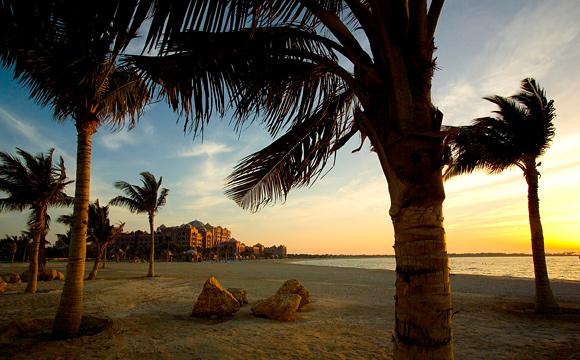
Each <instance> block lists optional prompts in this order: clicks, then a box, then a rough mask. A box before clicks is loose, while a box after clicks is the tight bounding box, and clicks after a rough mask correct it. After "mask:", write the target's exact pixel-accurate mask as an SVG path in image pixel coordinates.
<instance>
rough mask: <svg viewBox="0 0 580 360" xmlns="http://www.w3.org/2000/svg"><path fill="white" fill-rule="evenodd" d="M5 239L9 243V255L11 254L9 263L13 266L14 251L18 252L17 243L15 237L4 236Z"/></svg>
mask: <svg viewBox="0 0 580 360" xmlns="http://www.w3.org/2000/svg"><path fill="white" fill-rule="evenodd" d="M6 239H7V240H9V241H10V253H11V254H12V260H11V261H10V263H11V264H14V255H16V251H18V244H17V243H16V242H17V241H18V237H17V236H10V235H8V234H6Z"/></svg>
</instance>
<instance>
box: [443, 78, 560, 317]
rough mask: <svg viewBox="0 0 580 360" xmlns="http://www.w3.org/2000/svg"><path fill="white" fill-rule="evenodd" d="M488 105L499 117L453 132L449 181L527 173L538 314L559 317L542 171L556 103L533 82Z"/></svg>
mask: <svg viewBox="0 0 580 360" xmlns="http://www.w3.org/2000/svg"><path fill="white" fill-rule="evenodd" d="M484 99H485V100H488V101H490V102H492V103H494V104H496V105H497V106H498V107H499V109H498V110H496V111H494V112H495V114H496V117H495V118H492V117H485V118H480V119H476V120H474V121H473V123H472V125H470V126H464V127H459V128H455V129H451V132H452V134H453V135H454V139H453V142H452V148H453V155H454V156H453V163H452V164H451V165H450V167H449V168H448V169H447V170H446V175H445V176H446V177H451V176H456V175H462V174H469V173H471V172H473V171H474V170H478V169H484V170H488V171H489V173H491V174H498V173H500V172H502V171H504V170H506V169H508V168H512V167H514V166H515V167H518V168H520V169H521V170H522V171H523V172H524V178H525V179H526V182H527V184H528V213H529V222H530V230H531V234H532V255H533V261H534V272H535V279H536V280H535V282H536V300H535V310H536V312H538V313H552V312H559V311H560V310H559V309H560V308H559V306H558V302H557V301H556V298H555V297H554V294H553V293H552V288H551V286H550V280H549V278H548V270H547V267H546V255H545V252H544V233H543V230H542V223H541V221H540V201H539V197H538V180H539V177H540V173H539V172H538V167H539V166H540V165H541V163H540V162H538V159H539V158H540V157H541V156H542V155H544V154H545V153H546V151H547V150H548V148H549V147H550V145H551V144H552V138H553V137H554V134H555V126H554V123H553V120H554V117H555V116H556V113H555V108H554V101H553V100H548V99H547V98H546V94H545V92H544V90H543V89H542V88H540V86H539V85H538V84H537V82H536V80H534V79H532V78H527V79H524V80H523V81H522V83H521V91H520V92H519V93H517V94H515V95H513V96H510V97H508V98H505V97H502V96H499V95H494V96H489V97H485V98H484Z"/></svg>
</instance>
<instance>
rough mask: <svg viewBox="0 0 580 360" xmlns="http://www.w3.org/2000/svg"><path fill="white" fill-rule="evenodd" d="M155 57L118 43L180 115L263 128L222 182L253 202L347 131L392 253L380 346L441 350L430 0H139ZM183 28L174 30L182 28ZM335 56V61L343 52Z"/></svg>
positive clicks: (313, 163) (319, 163)
mask: <svg viewBox="0 0 580 360" xmlns="http://www.w3.org/2000/svg"><path fill="white" fill-rule="evenodd" d="M152 3H153V4H154V5H155V6H153V7H152V9H153V13H152V21H151V27H150V32H149V33H148V36H147V39H148V41H149V42H150V43H155V42H157V41H159V42H160V43H161V47H160V49H159V50H160V54H161V55H162V56H159V57H131V58H129V59H128V61H129V62H130V63H133V64H137V66H138V67H139V68H140V69H142V71H143V72H144V73H146V74H147V76H148V78H149V80H150V81H151V82H152V83H153V84H155V85H156V86H157V87H158V89H160V90H159V91H160V94H161V95H163V96H164V97H165V98H166V99H167V100H168V101H169V103H170V104H171V106H172V107H173V108H174V109H176V110H181V111H184V112H185V113H187V114H188V115H190V117H189V118H188V119H187V120H186V124H185V125H186V126H188V125H189V127H190V129H191V130H193V131H194V132H201V131H203V128H204V125H205V123H206V122H207V121H208V120H209V119H210V117H211V116H212V114H213V113H214V112H217V113H219V114H221V115H222V116H224V115H225V114H226V113H227V110H228V109H229V108H230V106H231V108H232V109H233V113H232V114H229V113H228V116H230V115H232V121H233V123H234V124H235V126H236V128H237V129H239V130H241V129H243V128H245V126H244V124H245V123H246V122H247V121H253V120H256V119H259V120H260V121H261V122H263V123H264V124H265V128H266V129H267V130H268V131H269V132H270V133H271V135H272V136H273V138H276V140H275V141H273V143H272V144H271V145H269V146H267V147H266V148H264V149H263V150H261V151H258V152H256V153H254V154H252V155H250V156H248V157H246V158H245V159H243V160H242V161H241V163H239V165H238V166H237V167H236V168H235V170H234V172H233V173H232V175H231V176H230V177H229V178H228V185H227V191H226V194H227V195H228V196H229V197H230V198H232V199H233V200H235V201H236V202H237V203H238V204H239V205H240V206H241V207H243V208H245V209H249V210H254V211H257V210H259V209H260V208H261V207H262V206H264V205H266V204H268V203H271V202H276V201H277V200H283V199H285V198H286V196H287V194H288V192H289V191H290V190H291V189H293V188H297V187H301V186H306V185H309V184H311V183H312V182H313V181H315V180H316V179H317V178H319V176H320V175H321V174H322V173H323V172H324V168H325V165H326V164H327V162H328V161H329V160H330V162H332V159H333V157H334V156H335V155H336V152H337V151H338V150H339V149H341V148H343V147H344V145H345V144H346V143H347V142H348V141H349V140H350V139H352V138H353V137H355V136H356V135H357V134H358V135H360V137H361V142H364V141H366V140H369V141H370V145H371V149H372V150H373V151H374V152H375V153H376V154H377V156H378V160H379V163H380V165H381V167H382V170H383V173H384V175H385V177H386V180H387V182H388V188H389V194H390V200H391V204H390V205H391V206H390V210H389V214H390V216H391V220H392V222H393V225H394V230H395V246H394V247H395V254H396V259H397V286H396V289H397V290H396V291H397V293H396V301H395V308H396V310H395V311H396V320H395V321H396V324H395V332H394V358H395V359H401V358H419V357H421V358H423V359H431V358H438V359H451V358H453V341H452V326H451V313H452V311H451V310H452V308H451V292H450V286H449V269H448V257H447V251H446V242H445V231H444V228H443V215H442V203H443V200H444V198H445V194H444V189H443V180H442V174H441V169H442V163H443V161H442V160H443V159H442V158H443V156H442V155H443V154H444V153H445V151H444V141H443V139H444V137H445V135H444V133H443V132H441V122H442V114H441V113H440V112H439V111H438V109H437V108H436V107H435V106H434V105H433V104H432V103H431V79H432V76H433V71H434V69H435V61H434V57H433V53H434V50H435V45H434V33H435V28H436V25H437V21H438V18H439V14H440V11H441V9H442V6H443V3H444V1H443V0H431V1H427V0H413V1H406V0H381V1H377V0H370V1H357V0H344V1H343V0H324V1H323V0H283V1H243V0H242V1H215V0H192V1H189V2H187V1H185V2H184V1H177V0H164V1H153V0H150V1H142V2H140V6H141V5H143V6H148V5H151V4H152ZM184 30H185V31H184ZM343 60H344V61H343Z"/></svg>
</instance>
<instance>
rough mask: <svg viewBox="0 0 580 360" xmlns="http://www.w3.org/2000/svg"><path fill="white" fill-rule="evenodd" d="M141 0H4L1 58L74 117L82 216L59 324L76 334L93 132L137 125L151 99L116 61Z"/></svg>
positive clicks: (44, 102) (46, 100) (56, 108)
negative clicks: (126, 122)
mask: <svg viewBox="0 0 580 360" xmlns="http://www.w3.org/2000/svg"><path fill="white" fill-rule="evenodd" d="M136 3H137V1H115V0H104V1H98V2H97V1H91V2H79V1H76V0H58V1H57V0H2V1H1V2H0V34H1V35H0V36H1V40H0V64H1V65H2V66H4V67H6V68H12V69H13V70H14V77H15V78H16V79H18V80H19V81H20V82H21V83H22V84H23V85H24V86H25V87H27V88H28V89H29V90H30V94H31V98H33V99H34V100H35V101H36V102H37V103H38V104H39V105H41V106H50V107H51V108H52V110H53V113H54V117H55V119H56V120H58V121H60V122H65V121H66V120H67V119H72V120H73V121H74V123H75V126H76V129H77V164H76V189H75V197H74V199H75V200H74V201H75V202H74V211H73V214H74V218H75V220H74V225H73V230H72V241H71V244H70V247H69V261H68V265H67V272H66V280H65V285H64V289H63V292H62V295H61V300H60V303H59V307H58V310H57V313H56V317H55V325H54V328H53V333H54V334H55V335H57V336H60V337H70V336H74V335H76V334H77V333H78V331H79V327H80V322H81V318H82V295H83V277H84V272H85V257H86V233H87V227H86V224H87V219H88V207H89V206H88V205H89V188H90V157H91V137H92V135H93V134H94V133H95V132H96V131H97V129H98V128H99V127H100V126H101V125H103V124H108V125H110V126H111V127H112V128H121V127H122V126H123V124H124V123H125V121H126V118H130V125H131V126H133V125H134V124H135V122H136V120H137V119H138V118H139V116H140V114H141V112H142V110H143V108H144V106H145V105H146V104H147V103H148V102H149V92H148V91H147V87H146V86H145V84H144V82H143V81H142V79H141V78H140V77H139V76H137V74H136V73H135V72H134V71H133V69H132V68H131V67H128V66H122V65H119V63H118V61H117V60H118V57H119V55H120V54H121V52H122V50H123V49H124V48H125V46H126V45H128V43H129V41H130V40H131V38H132V37H131V36H127V30H128V29H129V28H130V22H131V19H132V17H133V14H134V11H135V6H136ZM140 19H141V20H142V19H143V17H141V18H140ZM136 24H137V25H136V26H137V27H138V24H139V22H136ZM133 30H135V31H136V29H133ZM133 34H134V32H133Z"/></svg>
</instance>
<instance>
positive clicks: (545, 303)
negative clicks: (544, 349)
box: [525, 159, 560, 314]
mask: <svg viewBox="0 0 580 360" xmlns="http://www.w3.org/2000/svg"><path fill="white" fill-rule="evenodd" d="M528 166H529V168H528V170H527V171H526V172H525V177H526V182H527V183H528V215H529V219H530V231H531V233H532V258H533V260H534V274H535V282H536V301H535V311H536V312H537V313H540V314H547V313H558V312H560V306H559V305H558V301H557V300H556V297H555V296H554V293H553V292H552V286H551V285H550V279H549V277H548V267H547V266H546V253H545V250H544V231H543V229H542V222H541V220H540V199H539V196H538V177H539V174H538V171H537V169H536V167H535V159H534V162H533V163H531V164H529V165H528Z"/></svg>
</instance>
